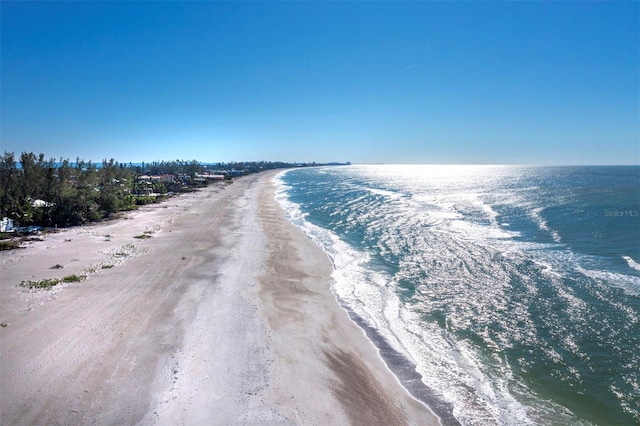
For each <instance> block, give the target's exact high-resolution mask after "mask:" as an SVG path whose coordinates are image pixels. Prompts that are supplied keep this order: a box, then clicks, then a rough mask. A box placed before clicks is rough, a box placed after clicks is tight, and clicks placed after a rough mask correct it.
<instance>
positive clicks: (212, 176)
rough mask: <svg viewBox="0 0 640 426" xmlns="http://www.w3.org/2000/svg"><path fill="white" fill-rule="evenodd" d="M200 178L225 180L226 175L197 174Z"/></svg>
mask: <svg viewBox="0 0 640 426" xmlns="http://www.w3.org/2000/svg"><path fill="white" fill-rule="evenodd" d="M196 177H197V178H198V179H206V180H214V181H215V180H224V175H218V174H211V173H205V174H202V175H196Z"/></svg>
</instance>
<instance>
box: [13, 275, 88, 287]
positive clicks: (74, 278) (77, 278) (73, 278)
mask: <svg viewBox="0 0 640 426" xmlns="http://www.w3.org/2000/svg"><path fill="white" fill-rule="evenodd" d="M86 278H87V277H86V276H85V275H76V274H73V275H67V276H66V277H64V278H61V279H58V278H45V279H42V280H39V281H31V280H28V281H22V282H21V283H20V284H18V287H24V288H28V289H50V288H51V287H54V286H57V285H58V284H60V283H77V282H81V281H84V280H85V279H86Z"/></svg>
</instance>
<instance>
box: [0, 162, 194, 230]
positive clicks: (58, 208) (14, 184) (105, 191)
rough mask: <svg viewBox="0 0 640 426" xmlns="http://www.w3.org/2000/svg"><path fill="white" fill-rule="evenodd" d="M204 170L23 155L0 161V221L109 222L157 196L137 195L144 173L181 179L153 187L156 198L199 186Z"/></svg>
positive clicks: (167, 164)
mask: <svg viewBox="0 0 640 426" xmlns="http://www.w3.org/2000/svg"><path fill="white" fill-rule="evenodd" d="M202 171H203V166H201V165H200V164H198V163H197V162H196V161H191V162H186V161H180V160H178V161H170V162H154V163H150V164H149V165H145V166H144V167H141V166H133V165H125V164H120V163H118V162H117V161H115V160H114V159H111V160H108V161H107V160H104V161H102V164H94V163H92V162H91V161H89V162H85V161H84V160H81V159H76V161H75V162H73V163H72V162H70V161H69V160H68V159H60V160H58V161H57V160H55V159H53V158H46V157H45V155H44V154H40V155H35V154H34V153H31V152H29V153H27V152H23V153H22V154H21V155H20V157H19V158H18V159H16V157H15V154H14V153H7V152H5V154H4V156H2V157H0V217H8V218H10V219H13V220H14V222H15V223H18V224H19V225H20V226H32V225H36V226H43V227H53V226H59V227H66V226H72V225H80V224H83V223H86V222H89V221H96V220H100V219H104V218H108V217H110V216H111V215H113V214H114V213H117V212H120V211H125V210H132V209H134V208H136V206H138V205H140V204H146V203H148V202H150V201H155V200H156V199H157V198H158V197H153V198H152V197H144V196H142V197H141V196H137V195H136V189H139V188H137V186H139V185H140V184H141V183H140V182H139V181H138V178H139V176H140V175H141V174H143V173H153V174H165V173H166V174H171V175H174V176H176V177H178V178H179V177H180V176H182V179H181V180H180V179H176V181H175V182H172V183H161V182H157V183H154V184H153V185H154V188H153V191H154V192H155V193H160V194H166V193H167V192H169V191H174V192H178V191H181V190H189V188H190V187H193V186H197V185H202V182H197V181H195V180H194V179H192V178H193V177H195V175H196V174H197V173H201V172H202Z"/></svg>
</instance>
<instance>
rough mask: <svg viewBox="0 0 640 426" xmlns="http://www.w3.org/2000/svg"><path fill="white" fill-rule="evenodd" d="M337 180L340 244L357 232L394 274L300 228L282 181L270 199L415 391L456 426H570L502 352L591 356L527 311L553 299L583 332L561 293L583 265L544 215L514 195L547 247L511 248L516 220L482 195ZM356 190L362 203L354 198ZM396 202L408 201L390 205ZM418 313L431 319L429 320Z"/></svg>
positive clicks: (634, 284) (626, 284) (568, 297)
mask: <svg viewBox="0 0 640 426" xmlns="http://www.w3.org/2000/svg"><path fill="white" fill-rule="evenodd" d="M391 171H392V172H393V173H396V171H395V170H391ZM385 173H386V172H385ZM279 176H281V175H279ZM382 178H383V179H396V178H397V176H396V175H394V174H389V175H384V176H382ZM400 178H403V179H404V177H402V176H401V177H400ZM400 178H397V179H400ZM355 181H357V179H354V182H355ZM344 182H345V181H341V182H340V184H341V185H346V186H345V187H346V188H347V189H348V190H349V191H351V192H349V193H350V194H351V195H353V197H351V200H346V201H345V202H343V203H335V211H333V212H331V213H328V215H329V214H333V216H330V217H332V218H335V219H334V220H335V222H334V224H335V223H338V224H339V226H340V227H341V228H342V229H345V230H346V231H344V232H345V235H347V234H348V235H349V238H351V235H354V234H349V233H348V231H352V230H354V229H355V230H356V231H357V230H359V231H360V233H358V232H355V235H356V236H357V237H358V238H360V237H361V236H362V238H363V244H365V243H368V242H373V243H374V244H375V247H377V249H379V251H378V254H381V255H382V256H383V258H385V259H386V258H388V257H393V256H395V257H396V258H397V259H399V260H397V262H398V263H397V267H398V268H399V271H397V272H391V273H389V272H387V271H386V270H385V269H384V267H381V266H380V265H381V263H380V262H377V263H376V260H375V256H376V255H377V254H375V253H373V252H372V253H373V254H372V255H369V254H367V252H366V250H357V249H355V248H354V246H351V245H349V244H348V243H347V242H346V241H343V240H342V239H340V238H339V236H338V235H337V234H335V233H333V232H331V231H329V230H327V229H324V228H320V227H318V226H315V225H313V224H311V223H310V222H308V221H307V220H305V216H304V215H303V214H302V212H301V211H300V206H298V205H296V204H295V203H293V202H291V201H290V200H289V199H288V198H287V196H286V191H287V188H286V187H285V185H284V182H283V181H282V180H280V181H279V185H280V189H279V190H278V201H279V202H280V203H281V205H282V206H283V207H284V209H285V211H287V217H288V219H289V220H290V221H291V222H292V223H294V224H296V225H297V226H299V227H300V228H301V229H302V230H303V231H304V232H305V233H306V234H307V235H308V236H309V238H311V239H312V240H314V241H315V242H316V243H317V244H318V245H319V246H320V247H322V248H323V249H324V250H325V252H326V253H327V254H328V255H329V257H330V258H331V259H332V261H333V262H334V267H335V272H334V274H333V278H334V283H333V291H334V293H335V294H336V296H337V297H338V298H339V300H341V301H342V302H343V303H345V304H346V305H347V306H348V307H349V308H350V309H351V310H352V311H353V312H355V313H356V314H357V315H358V316H359V317H360V318H361V319H362V320H363V321H364V322H365V323H366V324H367V325H368V326H370V327H371V328H373V329H375V330H376V331H377V332H378V333H379V334H380V335H381V336H382V337H383V338H384V339H385V341H387V343H388V344H389V345H390V346H391V348H393V349H394V350H395V351H396V352H398V353H400V354H402V355H404V356H405V357H406V358H407V359H409V360H411V361H412V362H414V363H415V365H416V369H417V371H418V372H419V373H420V374H421V375H422V376H423V382H424V383H425V384H426V385H427V386H428V387H430V388H432V389H435V390H437V392H438V393H439V394H440V395H441V396H442V398H443V399H444V400H445V401H448V402H449V403H451V404H453V412H454V415H455V417H456V418H457V419H458V420H459V421H460V422H461V423H462V424H465V425H476V424H496V423H497V424H503V425H510V424H531V423H575V419H576V417H575V416H574V415H573V414H572V413H571V412H570V411H569V410H568V409H567V408H565V407H561V406H559V405H558V404H556V403H554V402H553V401H550V400H547V399H545V397H544V396H542V397H540V396H538V395H536V394H535V393H534V392H533V391H532V390H531V389H529V388H528V387H527V385H526V384H525V383H524V382H523V381H522V379H521V378H520V376H518V374H514V370H513V369H514V368H515V367H514V366H517V365H520V366H524V367H527V366H530V367H531V368H535V361H532V359H525V358H524V357H521V358H520V359H519V360H516V361H515V362H514V361H513V359H508V358H507V355H506V354H505V351H506V350H508V349H514V350H517V348H518V345H521V346H520V347H529V348H536V350H538V351H540V356H542V357H546V359H547V360H549V362H557V363H560V364H562V363H564V362H565V361H566V359H564V358H563V356H565V355H563V354H562V353H563V352H564V351H568V352H570V353H572V354H573V355H576V356H578V357H581V358H585V357H586V358H588V356H587V355H585V353H584V352H583V350H582V348H581V347H580V344H581V341H580V340H579V339H577V338H576V336H577V335H576V334H572V333H570V332H567V329H565V328H563V327H564V325H562V324H558V322H557V321H555V322H554V321H553V319H551V320H550V321H549V322H545V321H546V318H537V317H535V316H534V315H535V314H533V313H532V312H531V310H530V309H531V305H537V304H543V305H544V304H546V305H547V306H549V308H547V309H551V311H549V310H547V311H542V312H552V313H553V311H552V310H553V309H554V308H553V306H554V305H553V304H554V303H558V301H560V302H559V303H560V306H563V308H564V311H563V314H565V315H567V317H568V318H569V319H570V320H573V321H575V323H576V324H585V326H586V325H588V324H589V321H590V319H591V317H590V316H589V315H590V314H589V309H590V306H589V304H588V303H587V302H586V299H583V298H582V296H581V294H580V293H579V292H576V291H575V290H574V288H573V287H572V286H571V285H567V283H576V282H577V281H575V269H574V266H573V265H576V264H578V265H583V267H584V265H585V264H586V263H585V261H584V259H583V258H582V257H580V256H578V255H576V254H574V253H572V252H571V251H570V250H569V249H568V248H567V247H564V246H561V245H560V244H559V243H561V239H560V237H559V235H558V233H557V232H556V231H554V230H552V229H550V228H549V225H548V223H547V222H546V221H545V220H544V219H543V217H542V212H543V209H542V208H539V207H535V208H531V207H530V206H526V203H523V202H522V200H519V199H517V197H516V196H514V197H515V198H513V199H510V200H509V201H508V202H509V203H513V205H515V206H516V207H517V208H520V207H522V206H525V211H526V212H527V213H526V214H528V215H529V217H530V218H531V219H533V221H534V222H535V223H536V224H537V226H538V228H539V229H540V230H542V231H545V232H546V233H547V234H548V235H550V237H551V239H552V240H553V243H552V242H550V241H549V243H548V244H541V243H536V242H525V241H521V240H519V239H518V238H517V237H520V236H522V234H521V233H519V232H517V231H515V229H516V228H517V226H518V222H517V218H516V220H515V221H511V220H510V219H511V217H510V216H508V215H507V216H506V217H503V216H502V215H501V214H499V213H498V211H497V210H496V207H495V205H494V204H491V203H489V202H487V201H484V200H485V198H481V197H480V196H476V195H473V194H469V193H466V194H465V193H460V192H457V191H455V190H454V189H455V188H454V189H451V190H450V189H446V190H442V191H441V190H439V189H438V187H437V186H434V185H432V186H429V187H428V188H429V191H430V192H429V191H426V190H423V189H422V187H421V186H413V187H410V186H407V187H406V188H409V189H406V188H405V189H406V191H405V190H404V189H403V191H404V192H403V191H398V192H392V191H386V190H373V191H372V190H371V188H370V187H366V188H365V187H364V186H363V185H362V184H361V183H358V182H356V184H353V186H352V187H349V185H350V183H344ZM403 184H406V185H409V184H412V183H411V182H409V183H403ZM447 184H448V182H446V181H443V182H442V185H447ZM355 185H359V186H358V188H355ZM420 185H423V184H422V183H421V184H420ZM402 188H404V187H402ZM402 188H401V189H402ZM412 188H413V189H412ZM433 188H436V189H433ZM362 189H367V191H368V192H369V194H367V195H359V194H361V193H360V192H358V191H359V190H362ZM400 193H402V194H405V195H402V196H398V194H400ZM371 194H375V195H382V196H384V197H385V199H386V200H381V199H380V197H373V196H371ZM485 195H486V194H485ZM494 198H495V199H499V202H500V206H504V203H507V201H504V197H503V198H500V197H499V196H496V197H494ZM487 199H491V198H490V197H488V196H487ZM388 200H392V201H393V203H390V202H389V201H388ZM385 202H386V204H385ZM391 205H392V208H387V207H389V206H391ZM520 211H522V210H520ZM503 218H504V219H509V220H510V222H509V223H511V224H512V226H509V225H508V224H507V222H503V221H502V219H503ZM361 227H364V230H363V228H361ZM505 228H506V229H505ZM372 235H373V236H372ZM624 259H625V260H626V261H627V263H628V264H629V266H630V267H632V268H633V269H636V270H638V266H640V265H639V264H638V263H636V262H635V261H633V259H631V258H628V257H627V256H625V257H624ZM383 266H384V265H383ZM578 271H579V272H580V273H581V274H583V275H585V276H588V277H590V278H592V279H594V280H596V281H601V282H603V283H605V284H607V285H609V284H611V285H615V286H618V287H620V288H623V289H624V290H625V292H626V293H627V294H632V295H638V294H640V278H639V277H633V276H628V275H623V274H615V273H612V272H606V271H600V270H594V269H587V268H581V267H580V268H579V269H578ZM402 282H409V283H410V286H411V285H415V287H416V288H415V295H414V296H412V299H411V303H408V302H407V301H403V300H401V299H400V296H399V294H401V289H399V288H398V286H400V285H401V284H402ZM512 282H516V284H515V285H514V284H512ZM514 293H515V294H514ZM541 295H550V296H549V297H550V298H549V299H544V298H541V297H540V296H541ZM518 298H519V299H518ZM534 310H535V309H534ZM424 315H430V316H432V317H437V316H438V315H440V317H437V320H434V319H431V317H430V319H429V321H426V320H425V319H424ZM537 315H539V314H537ZM437 321H442V322H444V324H445V326H444V327H443V326H442V325H441V324H439V323H438V322H437ZM540 322H542V323H543V324H542V326H541V325H540ZM601 324H602V323H601ZM541 327H542V328H541ZM541 329H542V330H545V332H552V333H556V335H557V337H558V338H557V340H556V342H552V344H547V341H545V340H543V339H546V338H547V337H544V336H543V334H544V333H541V332H540V330H541ZM579 329H580V327H578V330H577V331H576V333H580V330H579ZM469 331H470V332H471V333H470V334H473V333H476V334H475V336H480V337H481V338H482V339H483V342H482V344H486V346H487V348H488V350H487V351H485V352H484V353H483V352H482V351H480V350H479V349H478V346H477V344H476V343H472V341H471V339H470V338H469V337H465V336H466V334H465V333H466V332H469ZM556 344H557V345H559V346H554V345H556ZM586 358H585V359H586ZM574 370H575V371H574ZM574 370H571V368H568V369H567V370H566V371H563V372H562V373H561V374H564V375H565V376H566V377H565V376H563V380H565V379H566V380H573V379H576V380H581V378H580V374H579V371H578V370H576V369H574ZM516 371H517V370H516ZM558 374H560V373H558Z"/></svg>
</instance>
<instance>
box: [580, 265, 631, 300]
mask: <svg viewBox="0 0 640 426" xmlns="http://www.w3.org/2000/svg"><path fill="white" fill-rule="evenodd" d="M576 270H577V271H578V272H580V273H581V274H582V275H584V276H587V277H589V278H592V279H594V280H598V281H602V282H605V283H606V284H607V285H613V286H615V287H618V288H620V289H622V290H624V292H625V293H626V294H628V295H630V296H640V277H635V276H633V275H625V274H618V273H615V272H609V271H601V270H593V269H586V268H583V267H580V266H578V267H577V268H576Z"/></svg>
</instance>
